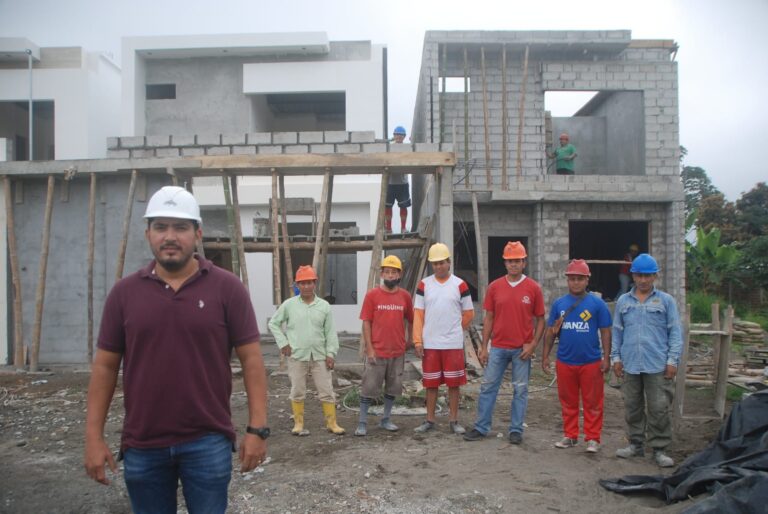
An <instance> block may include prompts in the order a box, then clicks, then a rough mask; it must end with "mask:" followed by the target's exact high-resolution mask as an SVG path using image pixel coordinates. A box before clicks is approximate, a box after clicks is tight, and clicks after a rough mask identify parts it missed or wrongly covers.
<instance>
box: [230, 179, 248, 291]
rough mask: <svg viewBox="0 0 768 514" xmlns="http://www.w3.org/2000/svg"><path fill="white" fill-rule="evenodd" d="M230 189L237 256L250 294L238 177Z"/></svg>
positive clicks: (231, 182)
mask: <svg viewBox="0 0 768 514" xmlns="http://www.w3.org/2000/svg"><path fill="white" fill-rule="evenodd" d="M229 182H230V189H231V192H232V214H233V215H234V219H235V242H236V243H237V256H238V260H239V261H240V277H241V279H242V281H243V284H244V285H245V289H247V290H248V292H249V294H250V291H251V287H250V284H249V282H248V267H247V265H246V263H245V249H244V248H243V226H242V223H241V222H240V197H239V195H238V192H237V175H232V176H231V177H229Z"/></svg>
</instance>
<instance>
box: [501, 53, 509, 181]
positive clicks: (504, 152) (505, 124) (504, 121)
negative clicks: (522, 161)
mask: <svg viewBox="0 0 768 514" xmlns="http://www.w3.org/2000/svg"><path fill="white" fill-rule="evenodd" d="M508 132H509V113H508V112H507V45H501V189H502V190H503V191H507V190H509V182H508V181H507V157H508V152H509V149H508V148H507V139H508V137H509V134H508Z"/></svg>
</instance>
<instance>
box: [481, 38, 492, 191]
mask: <svg viewBox="0 0 768 514" xmlns="http://www.w3.org/2000/svg"><path fill="white" fill-rule="evenodd" d="M480 68H481V73H482V76H483V134H484V139H483V140H484V142H485V183H486V185H487V186H488V187H491V141H490V140H489V137H488V80H487V78H486V74H485V47H482V46H481V47H480Z"/></svg>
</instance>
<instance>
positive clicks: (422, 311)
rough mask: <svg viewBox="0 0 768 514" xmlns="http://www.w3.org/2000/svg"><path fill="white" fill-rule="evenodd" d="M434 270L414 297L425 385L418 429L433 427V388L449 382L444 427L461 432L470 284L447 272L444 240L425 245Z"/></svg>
mask: <svg viewBox="0 0 768 514" xmlns="http://www.w3.org/2000/svg"><path fill="white" fill-rule="evenodd" d="M427 260H428V261H429V262H430V264H431V265H432V271H433V274H432V275H430V276H428V277H427V278H425V279H423V280H421V281H420V282H419V285H418V286H417V288H416V298H415V300H414V316H413V318H414V320H413V344H414V346H415V349H416V355H417V356H418V357H420V358H422V368H423V372H424V375H423V377H422V383H423V384H424V387H425V388H426V390H427V419H426V420H425V421H424V423H422V424H421V425H419V426H418V427H416V428H415V429H414V431H415V432H417V433H424V432H428V431H430V430H432V429H434V428H435V410H436V408H437V390H438V388H439V387H440V385H441V384H445V385H446V386H448V410H449V417H448V426H449V427H450V429H451V432H453V433H454V434H463V433H464V432H465V430H464V427H462V426H461V424H460V423H459V388H460V386H462V385H464V384H466V383H467V374H466V370H465V367H464V330H466V328H467V327H468V326H469V324H470V323H471V322H472V318H473V317H474V315H475V310H474V306H473V305H472V296H471V295H470V293H469V286H468V285H467V283H466V282H464V281H463V280H462V279H460V278H459V277H457V276H456V275H454V274H453V273H451V252H450V251H449V250H448V247H447V246H446V245H444V244H443V243H435V244H433V245H432V246H431V247H430V248H429V253H428V254H427Z"/></svg>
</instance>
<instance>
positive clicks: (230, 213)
mask: <svg viewBox="0 0 768 514" xmlns="http://www.w3.org/2000/svg"><path fill="white" fill-rule="evenodd" d="M220 171H221V173H222V175H221V185H222V186H224V205H225V206H226V211H227V232H229V255H230V259H231V261H232V273H234V274H235V275H237V276H238V277H239V276H240V251H239V249H238V247H237V246H238V245H237V231H236V230H235V211H234V208H233V206H232V191H231V190H230V188H229V177H227V175H226V174H224V170H220Z"/></svg>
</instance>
